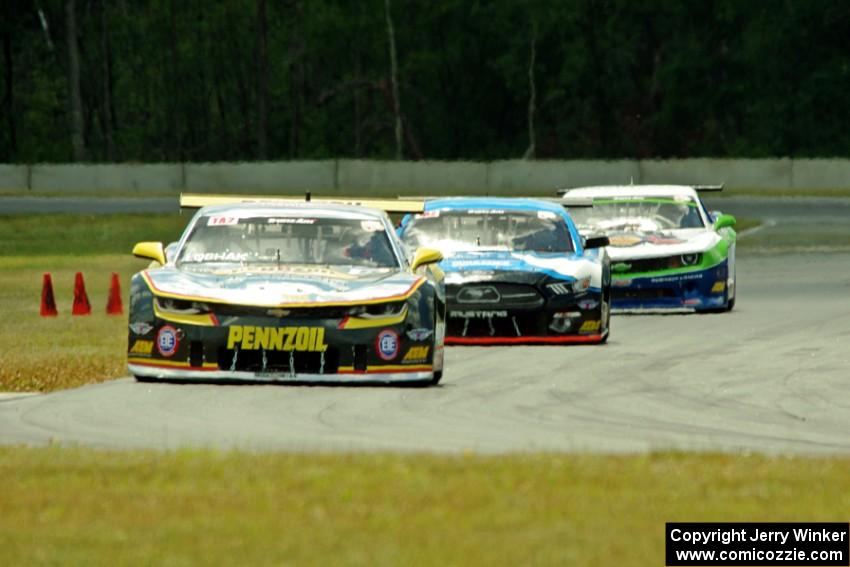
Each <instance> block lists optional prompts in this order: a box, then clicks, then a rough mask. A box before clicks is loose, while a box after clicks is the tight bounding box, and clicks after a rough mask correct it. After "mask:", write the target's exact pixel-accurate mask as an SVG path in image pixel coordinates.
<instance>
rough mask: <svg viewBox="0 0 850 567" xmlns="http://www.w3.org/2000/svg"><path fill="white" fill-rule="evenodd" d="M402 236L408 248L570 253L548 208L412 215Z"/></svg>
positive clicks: (563, 228)
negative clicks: (426, 247) (539, 209)
mask: <svg viewBox="0 0 850 567" xmlns="http://www.w3.org/2000/svg"><path fill="white" fill-rule="evenodd" d="M402 239H403V240H404V241H405V243H407V245H408V246H409V247H410V248H411V249H415V248H418V247H420V246H428V247H432V248H437V249H439V250H441V251H443V252H444V253H446V252H452V251H456V250H475V249H477V248H499V249H504V250H515V251H535V252H572V251H573V244H572V239H571V238H570V233H569V230H568V229H567V223H566V222H565V221H564V219H563V217H561V216H560V215H557V214H555V213H553V212H550V211H511V210H498V209H464V210H442V211H427V212H425V213H422V214H419V215H414V217H413V218H412V219H411V220H410V222H409V223H408V225H407V226H406V227H405V230H404V233H403V234H402Z"/></svg>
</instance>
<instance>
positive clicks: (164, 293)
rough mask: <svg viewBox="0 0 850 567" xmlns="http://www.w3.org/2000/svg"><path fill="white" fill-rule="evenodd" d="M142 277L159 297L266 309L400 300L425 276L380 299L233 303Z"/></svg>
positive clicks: (146, 274) (417, 287) (416, 287)
mask: <svg viewBox="0 0 850 567" xmlns="http://www.w3.org/2000/svg"><path fill="white" fill-rule="evenodd" d="M142 278H144V280H145V283H147V284H148V287H149V288H150V290H151V292H153V294H154V295H158V296H159V297H170V298H172V299H185V300H187V301H203V302H206V303H219V304H224V305H244V306H246V307H266V308H268V309H274V308H278V307H283V308H286V307H349V306H356V305H376V304H378V303H389V302H393V301H402V300H405V299H407V298H408V297H410V296H411V295H413V293H414V292H415V291H416V290H417V289H419V287H420V286H421V285H422V284H424V283H425V278H419V279H418V280H417V281H416V282H415V283H414V284H413V285H412V286H410V289H408V290H407V291H406V292H404V293H402V294H399V295H391V296H388V297H382V298H380V299H365V300H359V301H325V302H318V301H316V302H308V303H234V302H233V301H227V300H224V299H217V298H210V297H202V296H200V295H183V294H180V293H169V292H167V291H161V290H159V289H157V287H156V286H155V285H154V284H153V281H151V279H150V276H149V275H148V273H147V271H144V272H142Z"/></svg>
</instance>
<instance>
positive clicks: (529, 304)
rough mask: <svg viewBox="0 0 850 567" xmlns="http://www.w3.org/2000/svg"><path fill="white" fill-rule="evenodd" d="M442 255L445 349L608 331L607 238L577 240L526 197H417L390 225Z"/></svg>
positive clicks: (571, 338)
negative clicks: (415, 205) (412, 208)
mask: <svg viewBox="0 0 850 567" xmlns="http://www.w3.org/2000/svg"><path fill="white" fill-rule="evenodd" d="M399 234H400V236H401V238H402V240H403V241H404V242H405V243H406V244H407V246H408V247H409V248H411V249H416V248H419V247H422V246H428V247H431V248H434V249H437V250H439V251H440V252H442V254H443V257H444V259H443V261H442V262H441V263H440V264H439V266H440V267H441V268H442V269H443V271H444V272H445V282H446V302H447V307H448V317H447V329H446V344H515V343H526V344H529V343H530V344H535V343H537V344H546V343H601V342H605V341H606V340H607V338H608V333H609V321H610V298H611V295H610V292H611V289H610V285H611V268H610V262H609V260H608V256H607V254H606V252H605V249H604V246H605V245H606V244H607V242H608V239H607V238H606V237H601V238H591V239H587V240H585V239H583V238H582V237H581V235H579V233H578V230H577V229H576V226H575V224H574V223H573V221H572V220H571V218H570V216H569V214H567V212H566V210H565V209H564V207H563V206H562V205H561V204H559V203H556V202H551V201H545V200H534V199H507V198H503V199H498V198H465V197H463V198H461V197H456V198H441V199H433V200H426V201H425V205H424V210H423V211H422V212H421V213H418V214H409V215H407V216H406V217H404V219H402V222H401V225H400V227H399Z"/></svg>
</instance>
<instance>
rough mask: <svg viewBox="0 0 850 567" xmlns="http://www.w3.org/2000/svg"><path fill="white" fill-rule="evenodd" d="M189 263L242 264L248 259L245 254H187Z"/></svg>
mask: <svg viewBox="0 0 850 567" xmlns="http://www.w3.org/2000/svg"><path fill="white" fill-rule="evenodd" d="M187 259H188V260H189V261H190V262H243V261H245V260H247V259H248V253H247V252H191V253H189V254H187Z"/></svg>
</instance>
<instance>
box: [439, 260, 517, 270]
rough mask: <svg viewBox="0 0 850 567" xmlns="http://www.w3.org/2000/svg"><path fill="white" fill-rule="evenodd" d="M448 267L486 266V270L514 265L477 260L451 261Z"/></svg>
mask: <svg viewBox="0 0 850 567" xmlns="http://www.w3.org/2000/svg"><path fill="white" fill-rule="evenodd" d="M449 265H450V266H451V267H452V268H468V267H475V266H486V267H488V268H490V267H492V268H496V267H508V266H511V265H514V263H512V262H511V261H510V260H490V259H487V258H483V259H479V260H452V261H451V262H450V263H449Z"/></svg>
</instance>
